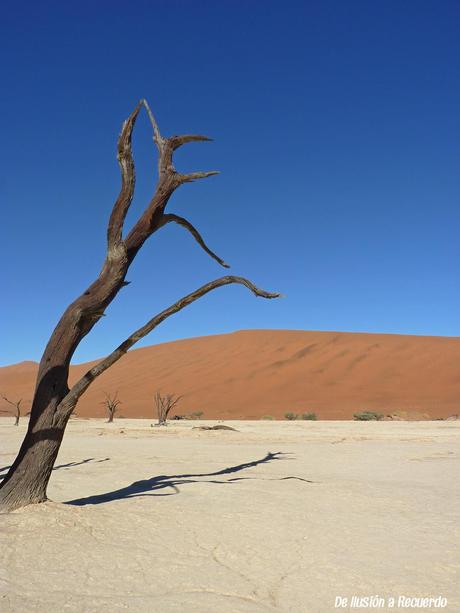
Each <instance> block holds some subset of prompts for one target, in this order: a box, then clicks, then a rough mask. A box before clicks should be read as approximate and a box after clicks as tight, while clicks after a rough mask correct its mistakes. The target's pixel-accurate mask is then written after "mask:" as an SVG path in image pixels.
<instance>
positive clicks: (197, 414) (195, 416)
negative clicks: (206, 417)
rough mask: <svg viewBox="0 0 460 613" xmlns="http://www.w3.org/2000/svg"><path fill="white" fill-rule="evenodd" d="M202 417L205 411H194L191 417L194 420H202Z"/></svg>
mask: <svg viewBox="0 0 460 613" xmlns="http://www.w3.org/2000/svg"><path fill="white" fill-rule="evenodd" d="M202 415H203V411H193V413H191V414H190V417H191V418H192V419H200V418H201V416H202Z"/></svg>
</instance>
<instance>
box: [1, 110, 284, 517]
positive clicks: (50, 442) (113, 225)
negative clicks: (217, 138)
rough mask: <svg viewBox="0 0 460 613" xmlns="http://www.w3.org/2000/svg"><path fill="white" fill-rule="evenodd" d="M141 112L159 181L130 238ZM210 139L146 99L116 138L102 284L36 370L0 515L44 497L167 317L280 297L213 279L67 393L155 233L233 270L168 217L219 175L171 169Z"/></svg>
mask: <svg viewBox="0 0 460 613" xmlns="http://www.w3.org/2000/svg"><path fill="white" fill-rule="evenodd" d="M142 107H145V109H146V111H147V113H148V116H149V119H150V123H151V124H152V128H153V140H154V143H155V146H156V148H157V150H158V180H157V184H156V188H155V190H154V194H153V196H152V199H151V200H150V202H149V203H148V204H147V206H146V208H145V210H144V211H143V213H142V214H141V215H140V216H139V218H138V219H137V221H136V222H135V223H134V225H133V227H132V228H131V230H129V231H128V232H127V233H125V232H124V230H125V228H124V222H125V218H126V215H127V213H128V210H129V207H130V204H131V201H132V198H133V194H134V187H135V170H134V161H133V156H132V148H131V137H132V133H133V129H134V125H135V123H136V119H137V117H138V115H139V112H140V110H141V108H142ZM209 140H210V139H209V138H207V137H206V136H202V135H200V134H186V135H182V136H171V137H169V138H166V137H164V136H163V135H162V134H161V133H160V130H159V128H158V124H157V123H156V121H155V118H154V116H153V114H152V112H151V110H150V107H149V105H148V104H147V102H146V100H141V101H140V102H139V103H138V105H137V106H136V108H135V109H134V111H133V112H132V113H131V115H130V116H129V117H128V119H127V120H126V121H125V122H124V124H123V127H122V130H121V134H120V137H119V140H118V156H117V157H118V162H119V165H120V169H121V189H120V193H119V196H118V198H117V200H116V201H115V203H114V205H113V208H112V212H111V214H110V218H109V222H108V227H107V252H106V256H105V260H104V262H103V264H102V269H101V272H100V274H99V276H98V278H97V279H96V280H95V281H94V282H93V283H91V285H89V286H88V288H87V289H86V290H85V291H84V292H83V293H82V294H81V295H80V296H79V297H78V298H77V299H76V300H75V301H74V302H72V303H71V304H70V305H69V306H68V307H67V309H66V310H65V311H64V313H63V315H62V317H61V319H60V320H59V322H58V323H57V325H56V328H55V329H54V331H53V333H52V334H51V337H50V339H49V341H48V344H47V345H46V348H45V350H44V353H43V356H42V358H41V360H40V365H39V368H38V374H37V381H36V385H35V392H34V398H33V402H32V409H31V415H30V421H29V426H28V429H27V433H26V435H25V438H24V441H23V443H22V445H21V448H20V450H19V453H18V456H17V458H16V459H15V461H14V462H13V465H12V466H11V469H10V470H9V472H8V474H7V476H6V477H5V479H4V480H3V481H2V483H1V485H0V511H10V510H13V509H17V508H19V507H23V506H25V505H28V504H31V503H39V502H44V501H45V500H46V499H47V498H46V489H47V485H48V481H49V478H50V475H51V471H52V469H53V465H54V463H55V461H56V457H57V454H58V451H59V448H60V445H61V442H62V438H63V436H64V430H65V427H66V425H67V422H68V420H69V417H70V415H71V413H72V411H73V410H74V409H75V406H76V405H77V402H78V400H79V398H80V397H81V395H82V394H83V393H84V392H85V391H86V390H87V389H88V387H89V386H90V385H91V383H92V382H93V381H94V380H95V379H96V377H98V376H99V375H101V374H102V373H103V372H104V371H106V370H107V369H108V368H110V366H112V364H114V363H115V362H117V360H119V359H120V358H121V357H122V356H123V355H124V354H125V353H126V352H127V351H128V349H130V348H131V347H132V346H133V345H134V344H135V343H137V342H138V341H139V340H140V339H141V338H143V337H144V336H146V335H147V334H148V333H149V332H151V331H152V330H153V329H154V328H155V327H156V326H158V324H160V323H161V322H162V321H164V320H165V319H166V318H167V317H169V316H170V315H173V314H174V313H177V312H178V311H180V310H181V309H183V308H184V307H186V306H187V305H189V304H191V303H192V302H194V301H195V300H198V298H201V297H202V296H204V295H205V294H207V293H208V292H210V291H212V290H214V289H216V288H218V287H222V286H224V285H229V284H232V283H239V284H241V285H244V286H246V287H247V288H248V289H250V290H251V291H252V292H253V293H254V294H255V295H256V296H261V297H263V298H277V297H278V296H279V294H278V293H271V292H266V291H264V290H262V289H259V288H258V287H256V286H255V285H254V284H253V283H252V282H251V281H248V280H247V279H245V278H243V277H235V276H224V277H220V278H218V279H215V280H214V281H210V282H209V283H206V284H205V285H203V286H202V287H200V288H199V289H197V290H195V291H194V292H192V293H190V294H188V295H187V296H184V297H183V298H180V299H179V300H178V301H177V302H175V303H174V304H172V305H171V306H169V307H168V308H166V309H165V310H164V311H162V312H161V313H159V314H158V315H155V316H154V317H153V318H152V319H150V321H148V322H147V323H146V324H145V325H144V326H142V327H141V328H139V329H138V330H136V331H135V332H133V333H132V334H131V335H130V336H129V337H128V338H127V339H126V340H125V341H123V342H122V343H121V344H120V345H119V346H118V347H117V348H116V349H115V350H114V351H113V352H112V353H111V354H110V355H108V356H107V357H106V358H104V359H103V360H102V361H100V362H99V363H98V364H96V365H95V366H93V367H92V368H91V369H90V370H88V372H87V373H86V374H85V375H83V377H81V379H79V380H78V381H77V382H76V383H75V384H74V385H73V386H72V387H71V388H70V387H69V364H70V360H71V358H72V356H73V354H74V352H75V350H76V348H77V347H78V345H79V343H80V342H81V340H82V339H83V338H84V337H85V336H86V335H87V334H88V333H89V332H90V331H91V329H92V328H93V326H94V325H95V324H96V323H97V322H98V321H99V319H100V318H101V317H102V316H103V315H104V311H105V310H106V308H107V307H108V305H109V304H110V303H111V302H112V300H113V299H114V298H115V296H116V295H117V294H118V292H119V291H120V290H121V288H122V287H124V286H126V285H127V284H128V281H126V275H127V273H128V270H129V268H130V266H131V264H132V262H133V261H134V259H135V257H136V255H137V253H138V252H139V250H140V249H141V248H142V246H143V244H144V243H145V241H146V240H147V239H149V238H150V237H151V236H152V234H154V233H155V232H157V231H158V230H160V229H161V228H162V227H163V226H165V225H166V224H168V223H177V224H179V225H180V226H182V227H184V228H185V229H186V230H188V231H189V232H190V233H191V234H192V236H193V237H194V238H195V240H196V241H197V242H198V244H199V245H200V246H201V247H202V248H203V249H204V250H205V251H206V252H207V253H208V254H209V255H210V256H211V257H212V258H213V259H214V260H216V261H217V262H218V263H219V264H221V265H222V266H224V267H226V268H228V265H227V264H226V263H225V262H224V261H223V260H222V259H221V258H220V257H219V256H217V255H216V254H215V253H214V252H213V251H211V249H209V247H208V246H207V245H206V243H205V242H204V240H203V238H202V237H201V235H200V234H199V232H198V230H196V228H195V227H194V226H193V225H192V224H191V223H190V222H189V221H188V220H186V219H184V218H183V217H179V216H178V215H174V214H172V213H166V212H165V209H166V205H167V203H168V201H169V199H170V198H171V196H172V194H173V192H174V191H175V190H176V189H177V188H178V187H180V186H181V185H183V184H184V183H191V182H193V181H196V180H198V179H204V178H206V177H210V176H212V175H215V174H218V173H217V172H216V171H210V172H192V173H188V174H183V173H181V172H179V171H177V170H176V168H175V167H174V163H173V154H174V152H175V151H176V149H178V148H179V147H181V146H182V145H185V144H186V143H192V142H200V141H209Z"/></svg>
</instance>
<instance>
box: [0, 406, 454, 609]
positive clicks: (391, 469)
mask: <svg viewBox="0 0 460 613" xmlns="http://www.w3.org/2000/svg"><path fill="white" fill-rule="evenodd" d="M197 423H198V422H190V421H186V422H175V423H172V424H171V425H169V426H168V427H166V428H153V427H150V421H149V420H127V419H119V420H116V421H115V423H113V424H106V423H104V422H103V421H102V420H72V421H71V422H70V424H69V426H68V430H67V433H66V437H65V440H64V443H63V446H62V449H61V453H60V455H59V458H58V461H57V463H56V468H55V470H54V472H53V476H52V479H51V482H50V487H49V496H50V498H51V499H52V500H53V502H49V503H46V504H43V505H37V506H33V507H29V508H26V509H23V510H19V511H16V512H14V513H11V514H9V515H2V516H1V517H0V611H1V612H2V613H9V612H10V611H14V612H21V613H23V612H26V613H29V612H33V611H40V612H47V613H48V612H59V613H61V612H63V611H70V612H72V611H78V612H84V613H90V612H99V611H101V612H102V611H103V612H110V613H115V612H118V611H136V612H140V613H143V612H149V613H151V612H154V613H157V612H158V613H169V612H180V613H183V612H185V613H188V612H199V613H207V612H209V613H211V612H212V613H227V612H228V613H230V612H231V613H234V612H238V611H244V612H246V611H247V612H248V613H249V612H263V611H267V612H268V611H289V612H293V613H316V612H323V611H324V612H329V611H334V610H340V609H335V607H334V605H335V599H336V597H337V596H342V597H348V598H351V596H353V595H356V596H372V595H379V596H381V597H383V598H384V599H386V600H385V602H387V599H388V598H390V597H396V598H397V597H399V596H407V597H421V596H432V597H436V596H443V597H445V598H447V600H448V605H447V607H446V608H444V609H443V610H447V611H451V612H454V611H459V610H460V598H459V589H458V587H457V586H458V585H460V581H459V576H458V568H459V562H460V553H459V552H460V548H459V544H460V543H459V539H458V526H459V523H460V522H459V489H460V488H459V457H460V446H459V442H460V423H459V422H381V423H357V422H331V421H323V422H321V421H320V422H275V421H257V422H254V421H253V422H250V421H241V422H226V423H227V424H228V425H231V426H233V427H235V428H237V429H238V430H239V431H238V432H226V431H220V432H217V431H216V432H213V431H211V432H209V431H200V430H193V429H192V427H193V426H196V425H197ZM199 423H201V424H203V423H205V422H199ZM207 423H209V422H207ZM214 423H216V422H214ZM25 426H26V424H25V420H24V423H23V424H22V425H20V426H19V427H18V428H15V427H14V426H13V425H12V419H11V418H8V419H6V418H2V419H0V456H1V457H0V468H1V469H3V470H2V472H1V473H0V474H2V475H4V474H5V471H4V468H5V467H7V466H8V465H9V464H10V463H11V461H12V460H13V458H14V455H15V452H16V451H17V448H18V446H19V443H20V441H21V439H22V436H23V434H24V431H25ZM341 610H354V609H350V608H349V607H348V606H347V607H345V608H342V609H341ZM380 610H393V611H399V610H401V611H407V610H411V611H414V610H416V611H422V610H428V609H425V608H416V609H414V608H411V609H406V608H404V609H403V608H399V607H397V606H395V607H394V608H393V609H388V608H387V606H386V605H385V607H384V608H383V609H380ZM430 610H432V609H430Z"/></svg>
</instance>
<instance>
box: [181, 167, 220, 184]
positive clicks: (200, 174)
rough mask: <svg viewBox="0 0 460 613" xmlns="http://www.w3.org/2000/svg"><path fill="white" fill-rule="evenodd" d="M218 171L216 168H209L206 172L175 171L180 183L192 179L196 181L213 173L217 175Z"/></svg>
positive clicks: (190, 181)
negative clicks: (186, 172) (185, 172)
mask: <svg viewBox="0 0 460 613" xmlns="http://www.w3.org/2000/svg"><path fill="white" fill-rule="evenodd" d="M218 174H220V172H219V171H218V170H209V171H207V172H189V173H188V174H185V175H183V174H181V173H177V178H178V181H179V183H180V184H182V183H192V181H198V179H206V178H207V177H212V176H214V175H218Z"/></svg>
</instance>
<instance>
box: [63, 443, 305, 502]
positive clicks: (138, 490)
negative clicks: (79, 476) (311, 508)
mask: <svg viewBox="0 0 460 613" xmlns="http://www.w3.org/2000/svg"><path fill="white" fill-rule="evenodd" d="M287 455H288V454H287V453H283V452H280V451H277V452H275V453H271V452H269V453H267V455H266V456H264V457H263V458H261V459H259V460H253V461H252V462H245V463H243V464H237V465H236V466H229V467H227V468H223V469H222V470H218V471H216V472H212V473H195V474H183V475H158V476H157V477H152V478H151V479H143V480H141V481H135V482H134V483H131V484H130V485H128V486H126V487H122V488H120V489H118V490H114V491H112V492H106V493H104V494H97V495H94V496H87V497H85V498H77V499H75V500H69V501H67V502H66V503H65V504H71V505H75V506H84V505H87V504H103V503H105V502H111V501H113V500H122V499H125V498H134V497H141V496H173V495H175V494H179V493H180V489H179V486H180V485H185V484H189V483H213V484H216V485H224V484H229V483H230V484H232V483H235V482H237V481H243V480H246V479H256V478H257V477H236V478H235V477H234V478H232V479H226V480H219V479H203V478H205V477H219V476H225V475H231V474H233V473H237V472H241V471H242V470H246V469H248V468H253V467H254V466H258V465H260V464H266V463H268V462H272V461H274V460H284V459H286V457H285V456H287ZM284 479H298V480H300V481H307V479H302V478H301V477H282V478H281V480H284ZM270 480H271V479H270ZM273 480H277V479H276V478H275V479H273ZM307 482H308V483H312V482H311V481H307ZM163 490H165V491H163Z"/></svg>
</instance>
